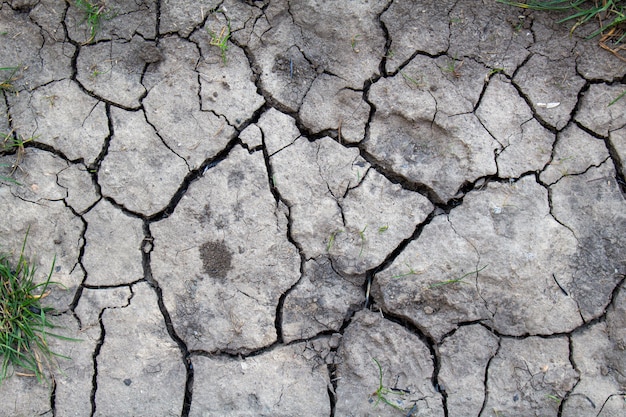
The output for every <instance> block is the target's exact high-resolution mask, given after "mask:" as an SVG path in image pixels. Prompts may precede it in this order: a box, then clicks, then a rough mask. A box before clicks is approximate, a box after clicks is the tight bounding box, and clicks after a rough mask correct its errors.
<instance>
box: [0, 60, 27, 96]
mask: <svg viewBox="0 0 626 417" xmlns="http://www.w3.org/2000/svg"><path fill="white" fill-rule="evenodd" d="M20 69H22V70H24V69H26V67H24V68H22V67H21V66H17V67H0V72H2V74H3V76H0V90H1V91H11V92H16V91H17V90H16V89H15V85H14V83H15V81H17V80H19V79H20V75H18V71H19V70H20Z"/></svg>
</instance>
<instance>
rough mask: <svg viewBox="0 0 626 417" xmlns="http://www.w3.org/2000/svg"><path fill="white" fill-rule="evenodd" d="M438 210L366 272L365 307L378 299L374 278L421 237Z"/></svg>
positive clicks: (435, 209) (434, 210)
mask: <svg viewBox="0 0 626 417" xmlns="http://www.w3.org/2000/svg"><path fill="white" fill-rule="evenodd" d="M437 211H438V209H437V208H434V209H433V211H431V212H430V213H429V214H428V216H426V219H424V221H422V222H421V223H419V224H418V225H417V226H415V230H413V233H412V234H411V236H409V237H407V238H406V239H404V240H402V241H401V242H400V243H399V244H398V246H396V248H395V249H394V250H392V251H391V252H390V253H389V254H388V255H387V257H386V258H385V259H384V260H383V261H382V262H381V263H380V265H378V266H376V267H374V268H372V269H370V270H368V271H366V272H365V278H366V279H365V283H364V284H363V285H364V286H365V288H364V291H365V305H364V307H365V308H367V307H368V306H369V305H371V304H372V303H374V302H375V301H376V300H373V299H372V294H371V288H372V285H373V284H374V280H375V278H376V274H378V273H379V272H381V271H384V270H385V269H387V268H388V267H389V266H390V265H391V264H392V263H393V262H394V261H395V259H396V258H397V257H398V256H400V254H401V253H402V252H403V251H404V249H406V247H407V246H408V245H409V244H410V243H411V242H413V241H414V240H416V239H418V238H419V237H420V235H421V234H422V231H423V230H424V228H425V227H426V226H427V225H428V224H430V222H431V221H432V220H433V218H434V217H435V215H436V214H435V213H436V212H437Z"/></svg>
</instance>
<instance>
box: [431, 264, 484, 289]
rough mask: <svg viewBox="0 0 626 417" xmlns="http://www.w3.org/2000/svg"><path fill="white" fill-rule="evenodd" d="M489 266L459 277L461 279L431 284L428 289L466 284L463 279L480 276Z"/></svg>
mask: <svg viewBox="0 0 626 417" xmlns="http://www.w3.org/2000/svg"><path fill="white" fill-rule="evenodd" d="M488 266H489V265H485V266H483V267H482V268H480V269H477V270H476V271H472V272H468V273H467V274H465V275H463V276H462V277H459V278H455V279H449V280H446V281H441V282H437V283H434V284H431V285H429V286H428V288H437V287H441V286H443V285H450V284H457V283H465V282H464V281H463V279H465V278H467V277H468V276H470V275H473V274H478V273H479V272H480V271H482V270H483V269H485V268H487V267H488Z"/></svg>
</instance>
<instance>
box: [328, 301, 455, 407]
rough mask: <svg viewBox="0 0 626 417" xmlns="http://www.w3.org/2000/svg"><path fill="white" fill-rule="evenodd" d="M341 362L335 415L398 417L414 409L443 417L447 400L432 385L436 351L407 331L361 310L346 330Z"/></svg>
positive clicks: (339, 364) (338, 372)
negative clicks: (434, 352) (432, 353)
mask: <svg viewBox="0 0 626 417" xmlns="http://www.w3.org/2000/svg"><path fill="white" fill-rule="evenodd" d="M337 358H338V364H337V388H336V395H337V403H336V408H335V413H336V415H341V416H370V417H374V416H398V415H400V413H405V414H406V413H408V412H409V411H410V410H413V413H415V414H416V415H420V416H429V417H443V416H444V410H443V403H442V396H441V394H440V393H438V392H437V391H436V390H435V387H434V386H433V379H432V378H433V372H434V362H433V357H432V355H431V351H430V350H429V348H428V345H427V344H426V343H424V341H422V340H421V339H420V337H419V336H418V335H417V334H415V333H412V332H410V331H409V330H407V329H406V328H405V327H403V326H400V325H398V324H396V323H393V322H391V321H388V320H386V319H384V318H383V317H382V316H381V315H380V314H378V313H374V312H370V311H367V310H361V311H359V312H358V313H356V314H355V316H354V317H353V319H352V322H351V323H350V325H349V326H348V327H347V328H346V330H345V332H344V336H343V339H342V344H341V346H340V347H339V349H338V351H337ZM377 392H378V393H379V394H380V395H381V396H382V398H381V397H380V396H379V395H377V394H376V393H377Z"/></svg>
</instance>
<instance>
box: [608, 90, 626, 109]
mask: <svg viewBox="0 0 626 417" xmlns="http://www.w3.org/2000/svg"><path fill="white" fill-rule="evenodd" d="M624 96H626V90H624V91H623V92H622V93H621V94H620V95H619V96H617V97H616V98H615V99H613V100H612V101H611V102H610V103H609V105H608V106H607V107H609V106H612V105H613V104H615V103H617V101H618V100H619V99H620V98H622V97H624Z"/></svg>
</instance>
